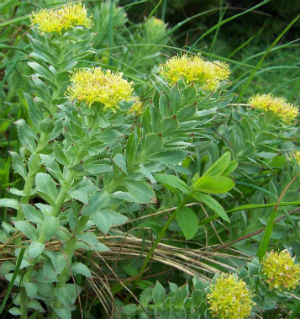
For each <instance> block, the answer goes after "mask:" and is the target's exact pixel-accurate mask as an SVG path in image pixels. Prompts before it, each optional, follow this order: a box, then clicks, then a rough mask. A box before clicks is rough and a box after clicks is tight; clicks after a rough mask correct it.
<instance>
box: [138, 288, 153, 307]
mask: <svg viewBox="0 0 300 319" xmlns="http://www.w3.org/2000/svg"><path fill="white" fill-rule="evenodd" d="M152 289H153V288H152V287H147V288H146V289H144V290H143V291H142V293H141V294H140V303H141V304H142V306H143V307H147V305H148V304H149V302H150V301H151V299H152Z"/></svg>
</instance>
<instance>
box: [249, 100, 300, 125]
mask: <svg viewBox="0 0 300 319" xmlns="http://www.w3.org/2000/svg"><path fill="white" fill-rule="evenodd" d="M249 104H250V105H251V106H252V107H253V108H255V109H259V110H264V111H270V112H272V113H274V114H275V115H276V116H278V117H280V118H281V119H282V120H283V121H284V122H285V123H290V122H291V121H292V120H293V119H295V118H296V117H297V116H298V115H299V111H298V108H297V107H296V106H294V105H292V104H290V103H288V102H287V101H286V99H285V98H282V97H274V96H272V95H271V94H263V95H258V94H257V95H255V96H252V97H251V98H250V100H249Z"/></svg>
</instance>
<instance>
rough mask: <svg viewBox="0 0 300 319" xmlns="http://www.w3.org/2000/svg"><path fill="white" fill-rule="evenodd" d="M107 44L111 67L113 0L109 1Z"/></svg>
mask: <svg viewBox="0 0 300 319" xmlns="http://www.w3.org/2000/svg"><path fill="white" fill-rule="evenodd" d="M108 42H109V65H110V66H112V64H113V60H112V49H111V48H112V47H113V45H114V0H110V9H109V24H108Z"/></svg>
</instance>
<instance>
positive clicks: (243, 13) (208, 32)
mask: <svg viewBox="0 0 300 319" xmlns="http://www.w3.org/2000/svg"><path fill="white" fill-rule="evenodd" d="M270 1H271V0H265V1H263V2H261V3H259V4H257V5H256V6H254V7H251V8H249V9H248V10H245V11H243V12H241V13H238V14H236V15H234V16H232V17H229V18H227V19H225V20H223V21H221V22H219V23H217V24H216V25H214V26H213V27H212V28H210V29H209V30H207V31H206V32H204V34H203V35H202V36H201V37H200V38H198V40H197V41H195V43H194V44H193V45H192V49H193V48H194V47H195V46H196V45H197V44H198V43H199V42H200V41H201V40H203V39H204V38H205V37H206V36H207V35H208V34H210V33H211V32H213V31H215V30H216V29H218V28H220V27H221V26H222V25H224V24H226V23H228V22H230V21H232V20H234V19H236V18H238V17H241V16H243V15H245V14H247V13H249V12H251V11H253V10H255V9H257V8H259V7H261V6H263V5H265V4H267V3H268V2H270Z"/></svg>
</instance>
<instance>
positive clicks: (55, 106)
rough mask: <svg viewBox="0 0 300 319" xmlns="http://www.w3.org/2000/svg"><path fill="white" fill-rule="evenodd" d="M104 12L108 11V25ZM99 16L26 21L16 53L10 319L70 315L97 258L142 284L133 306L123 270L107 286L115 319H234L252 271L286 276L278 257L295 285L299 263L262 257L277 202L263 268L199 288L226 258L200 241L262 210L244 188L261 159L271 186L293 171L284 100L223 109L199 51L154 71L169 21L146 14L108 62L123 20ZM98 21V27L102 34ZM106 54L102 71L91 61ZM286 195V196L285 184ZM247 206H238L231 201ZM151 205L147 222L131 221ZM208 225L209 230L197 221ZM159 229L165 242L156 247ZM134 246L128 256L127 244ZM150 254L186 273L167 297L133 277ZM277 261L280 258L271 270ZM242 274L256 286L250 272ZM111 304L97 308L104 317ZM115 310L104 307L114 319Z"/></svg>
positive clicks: (75, 10)
mask: <svg viewBox="0 0 300 319" xmlns="http://www.w3.org/2000/svg"><path fill="white" fill-rule="evenodd" d="M108 13H109V14H111V16H113V17H114V18H115V20H114V22H115V24H114V25H112V24H111V20H110V18H111V16H110V17H109V16H108ZM97 15H98V16H99V17H101V18H103V21H92V18H91V16H89V15H88V14H87V10H86V9H85V7H84V6H83V5H82V4H81V3H80V2H76V3H73V4H67V5H64V6H62V7H60V8H58V9H50V10H41V11H38V12H35V13H33V14H32V16H31V23H32V27H31V30H30V33H29V36H28V38H29V42H30V48H31V53H30V54H29V56H28V57H27V58H28V65H29V67H30V68H31V70H32V74H31V76H30V78H29V79H28V88H27V90H26V92H22V93H21V94H20V97H21V102H22V104H23V107H24V109H25V110H26V113H25V116H24V119H19V120H18V121H17V122H16V126H17V130H18V136H19V142H20V147H19V148H18V149H17V150H16V149H15V150H14V152H11V157H12V167H13V169H14V173H15V177H16V180H15V181H14V182H13V184H12V185H13V187H11V188H10V189H9V190H8V191H9V192H10V194H11V196H7V197H8V198H2V199H1V200H0V206H3V207H4V208H5V209H8V212H9V214H10V220H9V222H8V221H6V222H4V223H2V229H1V230H0V235H1V237H0V238H1V241H2V242H3V243H4V244H3V246H1V247H3V249H5V250H4V252H5V254H7V255H8V259H7V260H6V261H5V262H3V263H2V264H1V268H0V274H1V275H2V276H4V277H5V278H6V280H7V282H9V284H8V289H7V291H6V294H5V298H4V302H3V303H2V306H0V313H1V311H2V310H3V307H4V305H5V303H6V302H7V300H8V297H9V296H11V297H12V298H11V299H12V303H13V306H12V307H10V309H9V312H10V314H12V315H15V316H21V318H28V317H31V318H37V317H38V318H71V317H72V315H73V316H76V315H77V313H78V312H79V311H80V310H82V308H81V298H85V299H86V300H87V299H88V298H89V295H88V293H89V288H92V289H94V291H95V292H98V291H97V290H96V289H95V282H96V278H97V279H98V278H100V277H97V276H98V272H99V271H100V272H101V274H102V269H101V267H102V264H101V266H99V265H97V262H98V259H96V258H100V259H101V260H102V261H103V265H105V266H107V269H109V271H110V272H111V274H113V275H114V276H115V277H116V278H117V279H119V278H122V277H123V275H124V272H125V273H126V274H129V275H130V278H126V281H124V282H126V285H127V284H128V287H130V289H131V290H132V292H131V294H132V295H133V293H135V292H137V290H139V289H142V293H141V295H140V296H141V297H140V306H138V305H132V304H130V298H131V297H130V296H129V295H128V296H126V297H124V296H123V295H122V292H121V290H122V289H123V288H124V287H125V288H127V286H126V285H125V284H124V282H123V281H122V280H121V279H120V280H119V282H118V283H115V284H112V285H110V284H108V285H106V286H105V289H106V291H108V292H109V295H110V298H111V299H110V302H111V303H112V304H113V303H116V305H117V306H119V307H117V308H119V312H120V314H121V315H123V314H124V315H125V316H128V317H134V316H139V317H141V318H147V316H148V314H146V312H145V310H147V311H148V312H149V314H150V317H151V316H152V315H154V316H158V314H163V315H166V316H169V317H178V318H179V317H180V318H181V317H189V316H190V317H193V318H200V317H201V316H202V317H207V318H211V317H212V316H215V317H218V316H219V317H222V318H228V317H230V316H231V317H233V316H234V315H237V314H236V313H237V309H242V310H243V311H242V314H241V315H240V316H241V317H242V316H243V317H247V316H249V315H250V312H251V307H252V306H254V304H253V302H252V301H251V298H252V297H253V295H252V291H250V290H256V288H257V287H258V288H257V291H262V292H265V291H267V290H268V289H269V288H270V287H269V288H268V286H267V285H265V284H258V283H257V281H258V279H257V278H263V277H264V276H265V277H270V276H271V277H272V278H273V279H274V278H275V277H276V276H275V275H274V273H276V272H280V274H284V276H281V277H280V276H279V277H278V278H277V279H276V280H277V281H276V283H275V284H278V282H280V283H282V282H286V281H285V279H286V278H285V277H287V276H288V274H286V272H285V271H283V269H285V268H284V267H285V266H287V267H289V269H294V270H295V273H294V275H293V281H295V282H296V283H295V284H293V283H289V286H286V287H288V288H290V287H291V288H295V286H296V284H297V282H298V277H299V269H298V266H295V264H294V261H293V260H292V259H291V257H290V255H287V254H283V255H284V256H283V257H282V256H281V255H280V256H279V255H276V254H270V256H271V257H272V258H271V262H270V263H268V262H265V263H264V255H265V254H266V249H267V247H268V245H269V241H270V231H271V232H272V227H273V224H274V218H275V215H276V210H274V211H275V213H274V214H273V215H272V216H271V217H272V218H270V222H269V223H268V225H267V230H266V232H265V235H264V237H263V240H262V243H261V249H260V250H259V257H260V261H261V262H262V263H264V265H267V266H264V267H263V269H264V270H263V271H262V270H261V269H262V267H261V264H260V263H259V262H258V260H254V262H253V263H252V266H251V265H250V266H249V267H248V268H249V269H250V270H249V269H248V270H241V271H240V274H239V277H242V278H243V280H244V281H242V280H241V279H240V278H238V277H237V276H236V275H230V274H226V275H225V274H224V275H216V277H215V279H213V283H212V284H211V285H209V282H210V281H211V280H212V278H213V277H214V275H215V274H216V273H217V272H219V271H228V270H230V271H234V270H235V269H236V264H234V263H235V262H234V261H232V260H229V259H230V258H228V256H230V257H233V256H234V255H238V254H237V253H236V252H234V254H233V255H230V254H228V253H227V252H225V253H223V252H219V253H218V252H216V251H214V250H213V251H211V249H212V247H211V246H210V243H211V241H212V244H215V241H216V240H219V241H220V242H222V238H223V237H224V234H225V233H226V235H227V236H228V234H230V232H232V230H235V229H237V230H238V231H240V230H241V228H242V227H241V226H240V225H241V218H240V215H238V214H235V216H233V217H231V216H230V215H229V214H228V213H232V212H235V211H237V212H242V213H243V214H244V215H243V217H245V215H246V213H245V212H248V209H249V210H250V209H253V208H260V207H264V206H265V205H266V206H267V205H269V206H268V207H270V204H268V203H267V204H265V203H263V204H262V203H261V202H259V204H254V205H252V204H251V203H249V202H248V199H245V197H247V196H248V195H249V197H250V196H252V195H253V192H251V191H249V192H248V190H247V192H244V193H243V191H244V188H243V187H244V186H249V184H250V183H249V181H250V182H252V181H253V180H254V179H257V180H260V179H261V177H260V176H259V175H261V170H262V168H263V173H266V174H268V176H270V185H271V186H272V185H275V184H276V183H277V184H279V181H275V178H276V177H277V176H279V174H281V175H284V173H285V172H286V171H288V172H289V174H292V173H293V172H294V171H296V173H297V169H296V168H295V167H294V166H293V167H292V166H291V165H290V166H289V167H287V168H285V164H286V163H288V162H289V161H293V159H292V158H293V157H295V158H296V159H298V155H297V153H296V155H291V153H292V152H293V151H294V149H295V144H294V135H295V132H296V130H297V129H296V128H295V127H294V126H293V118H294V117H295V116H296V115H297V114H296V113H297V111H296V108H294V106H292V105H290V104H288V103H287V102H286V101H284V100H283V99H276V98H273V97H272V96H270V95H263V96H261V97H260V96H257V97H254V98H252V99H251V100H250V101H249V105H248V104H247V105H236V104H235V103H233V102H234V98H235V97H234V95H233V94H231V93H230V92H229V91H228V80H229V76H230V68H229V65H228V64H226V63H224V62H220V61H217V60H216V61H208V60H206V59H204V58H203V57H202V56H201V55H199V54H194V55H193V54H190V55H187V54H182V55H178V56H174V57H171V58H170V59H168V60H167V61H166V62H165V63H162V64H161V65H154V64H155V63H158V62H161V60H162V55H161V52H160V47H161V46H164V45H165V44H166V43H167V40H168V31H167V25H166V24H165V23H164V22H163V21H161V20H159V19H157V18H154V17H151V18H149V19H145V21H144V22H143V23H142V24H141V25H140V27H139V29H138V32H137V33H136V35H135V36H136V39H134V38H132V39H130V40H133V42H134V43H136V42H137V44H138V45H137V46H134V45H133V46H132V45H131V44H132V43H131V42H130V41H128V42H126V43H127V44H128V47H126V46H124V48H122V50H120V52H121V54H120V52H119V53H117V54H116V57H120V56H121V55H125V56H124V57H123V58H124V59H123V60H122V61H121V60H120V61H118V58H117V59H116V60H115V61H114V62H112V61H111V59H112V58H113V56H111V55H110V59H108V58H107V52H108V51H109V50H110V52H109V53H110V54H111V53H112V52H111V51H112V50H114V48H113V47H112V45H113V43H112V38H111V37H110V32H111V30H119V29H121V28H122V26H123V24H124V23H125V22H126V14H125V12H124V11H123V9H120V8H117V7H116V6H114V3H113V2H111V3H109V2H103V3H101V5H99V8H98V10H95V12H94V17H96V19H97ZM101 28H103V29H105V28H108V31H107V30H102V31H103V32H101V34H100V33H99V31H100V30H99V29H101ZM125 29H126V27H125V28H122V32H120V34H118V35H117V36H116V37H115V38H114V39H115V40H116V42H117V43H119V42H120V43H121V42H122V41H125V40H124V39H125V37H126V32H125V31H126V30H125ZM91 30H94V31H96V32H97V34H93V33H92V32H91ZM106 31H107V32H106ZM132 37H133V35H132ZM135 40H136V41H135ZM102 46H103V47H102ZM94 47H96V49H97V50H96V49H94ZM129 48H130V49H129ZM99 52H103V55H101V54H99ZM123 53H124V54H123ZM131 60H134V61H131ZM99 61H100V62H99ZM124 61H125V62H124ZM149 61H150V62H151V63H149ZM152 61H153V63H152ZM106 62H107V65H106V67H107V68H106V69H105V68H102V67H95V65H98V64H100V65H103V63H106ZM122 63H123V64H124V65H123V66H122ZM152 64H153V65H152ZM109 65H111V66H112V67H111V69H110V68H108V66H109ZM116 66H117V67H116ZM121 66H122V67H121ZM137 69H139V70H140V73H139V76H137V73H136V72H137ZM132 70H134V72H133V73H131V74H130V71H132ZM121 71H124V73H125V74H123V73H122V72H121ZM127 71H128V72H127ZM126 76H131V77H130V80H129V79H127V78H126ZM24 79H25V77H24ZM145 79H148V80H149V81H147V83H145V82H144V81H145ZM250 106H252V108H256V109H257V110H252V109H250ZM245 107H246V109H245ZM242 108H243V109H242ZM247 108H248V109H247ZM281 119H282V120H283V121H281ZM275 131H276V133H275ZM286 151H288V154H287V153H286ZM287 155H288V156H287ZM283 158H284V161H282V159H283ZM279 162H280V163H281V164H280V165H281V166H280V167H277V166H276V165H278V163H279ZM283 162H284V163H283ZM258 164H259V165H258ZM298 170H299V169H298ZM255 174H256V175H255ZM244 179H246V181H245V180H244ZM271 182H272V183H271ZM277 184H276V185H277ZM250 186H251V184H250ZM259 187H260V186H258V187H257V188H256V189H258V190H261V187H260V188H259ZM284 187H285V186H284ZM270 193H271V192H270V191H269V192H268V194H270ZM236 194H239V195H240V194H242V195H243V196H237V195H236ZM289 195H291V197H292V199H294V197H295V191H293V192H290V194H289ZM254 196H255V194H254V195H253V197H254ZM244 203H246V204H248V203H249V205H243V206H239V205H242V204H244ZM297 203H298V202H297V201H293V202H287V203H284V205H286V206H289V205H290V204H292V205H296V204H297ZM282 204H283V203H282ZM170 207H171V208H170ZM164 209H165V211H167V212H168V213H170V214H169V216H167V218H165V217H166V215H164V216H163V215H161V211H164ZM157 210H161V211H160V212H159V211H158V212H157ZM152 214H153V216H155V218H157V219H156V220H154V219H155V218H154V219H153V220H151V221H149V222H148V224H147V222H144V223H143V222H141V223H140V220H143V219H148V218H149V216H152ZM249 215H250V214H249ZM246 217H247V216H246ZM264 218H267V217H264ZM244 219H245V218H244ZM148 220H150V218H149V219H148ZM249 220H253V218H251V216H250V217H249ZM214 221H216V223H214ZM246 221H247V220H246ZM230 222H233V224H234V225H230V224H229V223H230ZM130 224H131V225H132V226H133V227H130V226H129V225H130ZM208 225H211V227H212V229H213V230H214V233H213V234H211V233H212V232H207V231H206V227H207V226H208ZM144 230H146V231H144ZM147 231H150V232H151V234H152V236H153V237H152V238H150V235H148V234H149V233H148V232H147ZM127 237H128V238H129V240H130V239H133V242H131V243H130V245H132V246H130V245H129V246H128V247H129V248H128V247H126V248H125V249H123V248H124V247H123V246H124V243H125V242H126V240H127ZM165 237H168V239H167V240H168V241H169V240H170V241H171V240H174V242H176V243H178V246H177V244H176V245H174V246H171V245H170V243H169V242H167V243H165V242H162V241H163V240H165ZM211 239H212V240H211ZM110 240H112V241H113V245H112V242H110ZM136 243H139V244H141V246H140V247H138V248H141V250H139V249H138V252H137V251H136V250H135V251H134V252H132V250H131V249H133V248H132V247H135V249H136V247H137V245H136ZM204 243H205V244H204ZM198 244H199V245H200V247H201V245H203V247H202V249H201V250H198V249H195V248H194V247H195V246H196V245H198ZM111 247H114V249H116V247H117V249H119V251H118V257H117V258H119V256H123V253H124V251H125V253H124V254H125V255H126V253H127V254H128V255H129V256H131V257H132V256H133V257H132V260H131V261H130V262H132V263H135V261H137V262H136V264H134V267H131V268H130V266H128V267H127V269H126V265H125V266H124V264H122V261H121V262H120V263H119V262H117V263H110V260H114V259H109V258H110V257H111V256H113V254H112V255H111V256H110V255H109V254H110V253H112V250H113V248H111ZM162 247H164V250H162ZM170 247H171V249H170ZM197 247H198V246H197ZM110 248H111V251H110ZM169 249H170V251H168V250H169ZM185 250H186V251H185ZM115 253H116V250H114V254H115ZM171 253H173V254H174V256H175V257H174V259H171V261H170V260H168V258H167V257H166V256H170V254H171ZM130 254H132V255H130ZM159 254H162V256H161V255H160V256H159ZM185 254H190V256H192V255H193V256H195V255H196V256H197V259H191V258H190V257H188V256H187V255H185ZM95 256H97V257H95ZM114 256H115V255H114ZM114 256H113V257H114ZM234 257H237V258H238V257H239V258H240V256H234ZM106 258H107V259H106ZM159 258H160V259H159ZM176 258H177V259H178V260H179V259H180V258H181V259H182V260H184V261H185V263H182V264H181V263H180V262H179V261H178V260H177V259H176ZM226 258H227V260H226V262H223V261H224V260H225V259H226ZM94 259H95V260H94ZM118 260H119V259H118ZM152 260H156V261H157V260H160V262H162V264H165V265H168V266H170V265H172V266H173V267H174V268H176V269H179V270H181V272H182V273H184V272H185V273H186V274H188V275H193V276H194V275H196V276H197V277H198V278H197V279H196V278H195V279H194V282H193V284H194V289H193V291H191V292H190V291H189V289H188V288H187V286H184V287H181V288H178V287H177V286H176V285H175V284H170V294H168V295H166V293H165V288H164V287H163V286H162V285H161V284H159V283H158V282H157V284H156V285H155V287H154V288H153V289H152V286H151V285H152V284H151V282H149V281H147V280H142V279H144V275H145V272H146V271H148V270H149V269H151V271H153V268H155V265H154V266H153V264H154V263H152ZM266 260H267V259H266ZM274 260H275V261H274ZM276 260H281V262H280V265H279V266H282V267H283V268H282V267H281V268H280V267H279V268H276V267H277V266H278V265H277V266H276ZM14 261H16V262H15V264H14ZM172 261H175V262H174V264H172ZM191 261H192V262H191ZM189 263H190V265H189ZM253 265H254V266H253ZM274 265H275V266H276V267H275V266H274ZM123 266H124V267H123ZM152 266H153V268H152ZM185 267H186V268H187V269H185ZM105 269H106V268H105ZM107 269H106V270H103V274H104V276H106V275H107V273H106V271H107ZM124 269H125V271H124ZM119 271H120V272H119ZM251 271H252V274H255V275H257V276H256V277H255V278H256V279H255V280H251V278H250V279H249V276H248V274H249V273H250V272H251ZM270 274H271V275H270ZM176 275H177V273H176ZM272 278H271V279H270V278H268V279H267V280H268V282H272V280H273V279H272ZM182 279H186V278H185V277H184V275H183V276H182V277H181V278H180V280H182ZM101 282H102V281H101ZM246 284H247V285H246ZM89 285H90V287H89ZM255 285H256V286H257V287H256V286H255ZM273 286H274V285H273ZM273 286H272V287H271V288H270V289H273V288H274V287H275V286H274V287H273ZM145 287H146V288H145ZM249 287H250V288H249ZM144 288H145V289H144ZM127 291H129V288H127ZM257 291H255V293H256V292H257ZM100 292H101V291H100ZM123 297H124V298H123ZM272 298H273V299H272V300H273V301H274V300H275V299H276V298H275V297H274V296H273V295H272ZM99 300H101V298H99ZM266 300H267V298H264V297H261V298H256V299H255V302H256V303H257V304H258V305H259V306H260V307H261V308H262V309H271V308H272V307H273V306H272V307H271V306H270V304H271V305H273V304H272V303H270V304H269V305H268V301H266ZM77 301H78V304H79V307H76V303H77ZM110 306H111V305H108V307H107V306H104V307H103V308H104V311H105V312H106V313H107V315H108V316H112V315H111V314H109V310H108V308H110ZM91 307H92V303H91ZM268 307H269V308H268ZM117 308H116V312H115V313H113V316H118V311H117V310H118V309H117ZM75 311H76V314H75ZM112 312H113V311H112ZM82 316H83V314H82Z"/></svg>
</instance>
